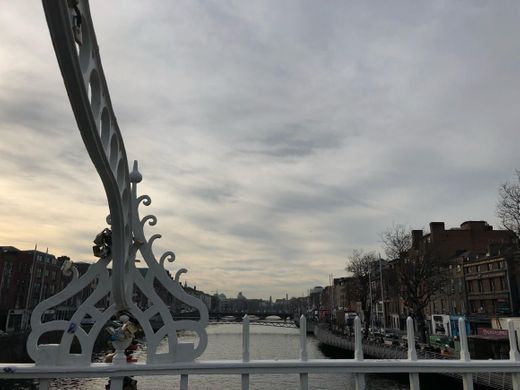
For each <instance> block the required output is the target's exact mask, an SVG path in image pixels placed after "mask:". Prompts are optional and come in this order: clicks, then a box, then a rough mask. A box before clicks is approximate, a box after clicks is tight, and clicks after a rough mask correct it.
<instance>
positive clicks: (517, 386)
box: [507, 320, 520, 390]
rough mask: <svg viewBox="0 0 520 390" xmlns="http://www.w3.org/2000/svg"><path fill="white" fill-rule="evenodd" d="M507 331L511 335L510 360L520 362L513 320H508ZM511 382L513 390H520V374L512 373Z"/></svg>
mask: <svg viewBox="0 0 520 390" xmlns="http://www.w3.org/2000/svg"><path fill="white" fill-rule="evenodd" d="M507 330H508V333H509V359H510V360H511V361H513V362H519V361H520V353H518V344H517V342H516V331H515V324H514V322H513V320H507ZM511 380H512V382H513V390H520V374H519V373H512V374H511Z"/></svg>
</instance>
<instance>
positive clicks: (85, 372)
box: [0, 316, 520, 390]
mask: <svg viewBox="0 0 520 390" xmlns="http://www.w3.org/2000/svg"><path fill="white" fill-rule="evenodd" d="M242 326H243V337H242V340H243V354H242V360H218V361H194V362H178V363H168V364H156V365H153V366H150V365H146V364H143V363H133V364H123V365H114V364H110V363H91V364H90V365H85V366H73V367H56V366H42V365H38V366H36V365H34V364H0V379H28V378H31V379H33V378H39V379H40V389H48V385H49V380H50V379H51V378H87V377H89V378H92V377H97V378H111V379H112V381H111V383H112V385H111V389H112V390H113V389H116V388H117V389H118V390H119V389H121V387H119V386H120V384H121V383H122V381H121V378H123V377H125V376H133V375H136V376H155V375H180V377H181V380H180V389H181V390H187V389H188V384H189V381H188V379H189V375H223V374H224V375H229V374H235V375H241V378H242V379H241V381H242V387H241V388H242V389H243V390H247V389H249V376H250V375H265V374H281V373H283V374H299V376H300V389H302V390H306V389H308V379H309V378H308V374H310V373H329V374H332V373H336V374H339V373H342V374H345V373H351V374H354V377H355V381H356V389H357V390H364V389H365V375H366V374H370V373H391V372H392V373H396V372H401V373H408V374H409V375H410V388H411V389H413V390H419V389H420V383H419V380H418V378H419V377H418V375H419V373H439V372H446V373H454V374H457V375H460V376H461V378H462V381H463V387H464V389H467V390H471V389H473V380H474V377H475V379H477V378H479V379H482V380H483V381H486V378H487V379H488V383H489V385H490V386H492V387H494V388H497V389H508V388H511V389H514V390H520V380H519V379H520V364H519V362H520V359H519V352H518V348H517V341H516V333H515V329H514V325H513V323H512V321H511V320H510V321H509V323H508V329H509V339H510V346H511V351H510V359H508V360H471V359H470V357H469V352H468V349H467V336H466V334H465V333H464V332H461V358H460V359H440V360H439V359H417V354H416V351H415V346H414V345H410V346H409V348H408V351H407V358H401V359H384V360H382V359H364V358H363V345H362V343H361V342H360V341H361V322H360V320H359V318H356V319H355V321H354V328H355V335H356V340H355V342H354V344H355V358H354V359H334V360H329V359H308V358H307V348H306V345H307V340H306V333H307V330H306V320H305V317H304V316H302V317H301V319H300V359H288V360H250V359H249V344H250V341H249V328H250V323H249V318H248V317H247V316H245V317H244V321H243V323H242ZM407 326H408V338H409V339H411V340H413V339H414V338H413V336H414V331H413V321H412V319H411V318H410V319H408V321H407ZM460 329H465V325H464V320H463V319H460V320H459V330H460ZM389 352H392V351H391V350H390V351H389ZM399 352H400V353H402V352H403V351H402V349H400V351H399ZM493 372H496V373H502V376H500V378H499V379H497V377H496V376H495V377H491V375H489V374H488V373H493ZM505 373H508V374H510V376H509V377H510V378H511V380H507V376H506V374H505ZM486 375H488V376H487V377H486ZM500 379H501V381H500Z"/></svg>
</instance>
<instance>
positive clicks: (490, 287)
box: [489, 279, 495, 291]
mask: <svg viewBox="0 0 520 390" xmlns="http://www.w3.org/2000/svg"><path fill="white" fill-rule="evenodd" d="M489 291H495V281H494V280H493V279H489Z"/></svg>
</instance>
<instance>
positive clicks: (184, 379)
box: [179, 374, 188, 390]
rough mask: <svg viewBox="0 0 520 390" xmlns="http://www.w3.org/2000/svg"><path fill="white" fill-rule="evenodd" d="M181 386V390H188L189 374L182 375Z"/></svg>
mask: <svg viewBox="0 0 520 390" xmlns="http://www.w3.org/2000/svg"><path fill="white" fill-rule="evenodd" d="M179 387H180V389H181V390H188V374H182V375H181V384H180V386H179Z"/></svg>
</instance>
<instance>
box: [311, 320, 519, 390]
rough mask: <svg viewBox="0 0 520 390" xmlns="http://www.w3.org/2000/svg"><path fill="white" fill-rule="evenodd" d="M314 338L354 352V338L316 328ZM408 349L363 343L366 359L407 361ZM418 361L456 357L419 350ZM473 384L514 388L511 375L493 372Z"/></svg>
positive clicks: (477, 377) (503, 389)
mask: <svg viewBox="0 0 520 390" xmlns="http://www.w3.org/2000/svg"><path fill="white" fill-rule="evenodd" d="M314 336H316V338H317V339H318V340H319V342H320V343H323V344H325V345H330V346H333V347H336V348H340V349H344V350H347V351H354V338H353V337H347V336H340V335H336V334H334V333H332V332H331V331H330V330H328V329H325V328H322V327H319V326H315V327H314ZM407 354H408V353H407V349H406V348H405V347H401V346H395V345H391V346H390V345H385V344H381V343H376V342H369V341H363V355H364V356H365V357H366V358H374V359H406V358H407V357H408V355H407ZM417 358H418V359H455V358H454V357H449V356H443V355H441V354H438V353H435V352H430V351H424V350H417ZM439 374H441V375H446V376H451V377H453V378H455V379H458V380H461V381H462V377H461V374H457V373H442V372H439ZM473 382H474V383H475V384H478V385H481V386H484V387H487V388H490V389H499V390H510V389H512V388H513V384H512V378H511V374H508V373H504V372H493V373H478V374H473Z"/></svg>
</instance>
